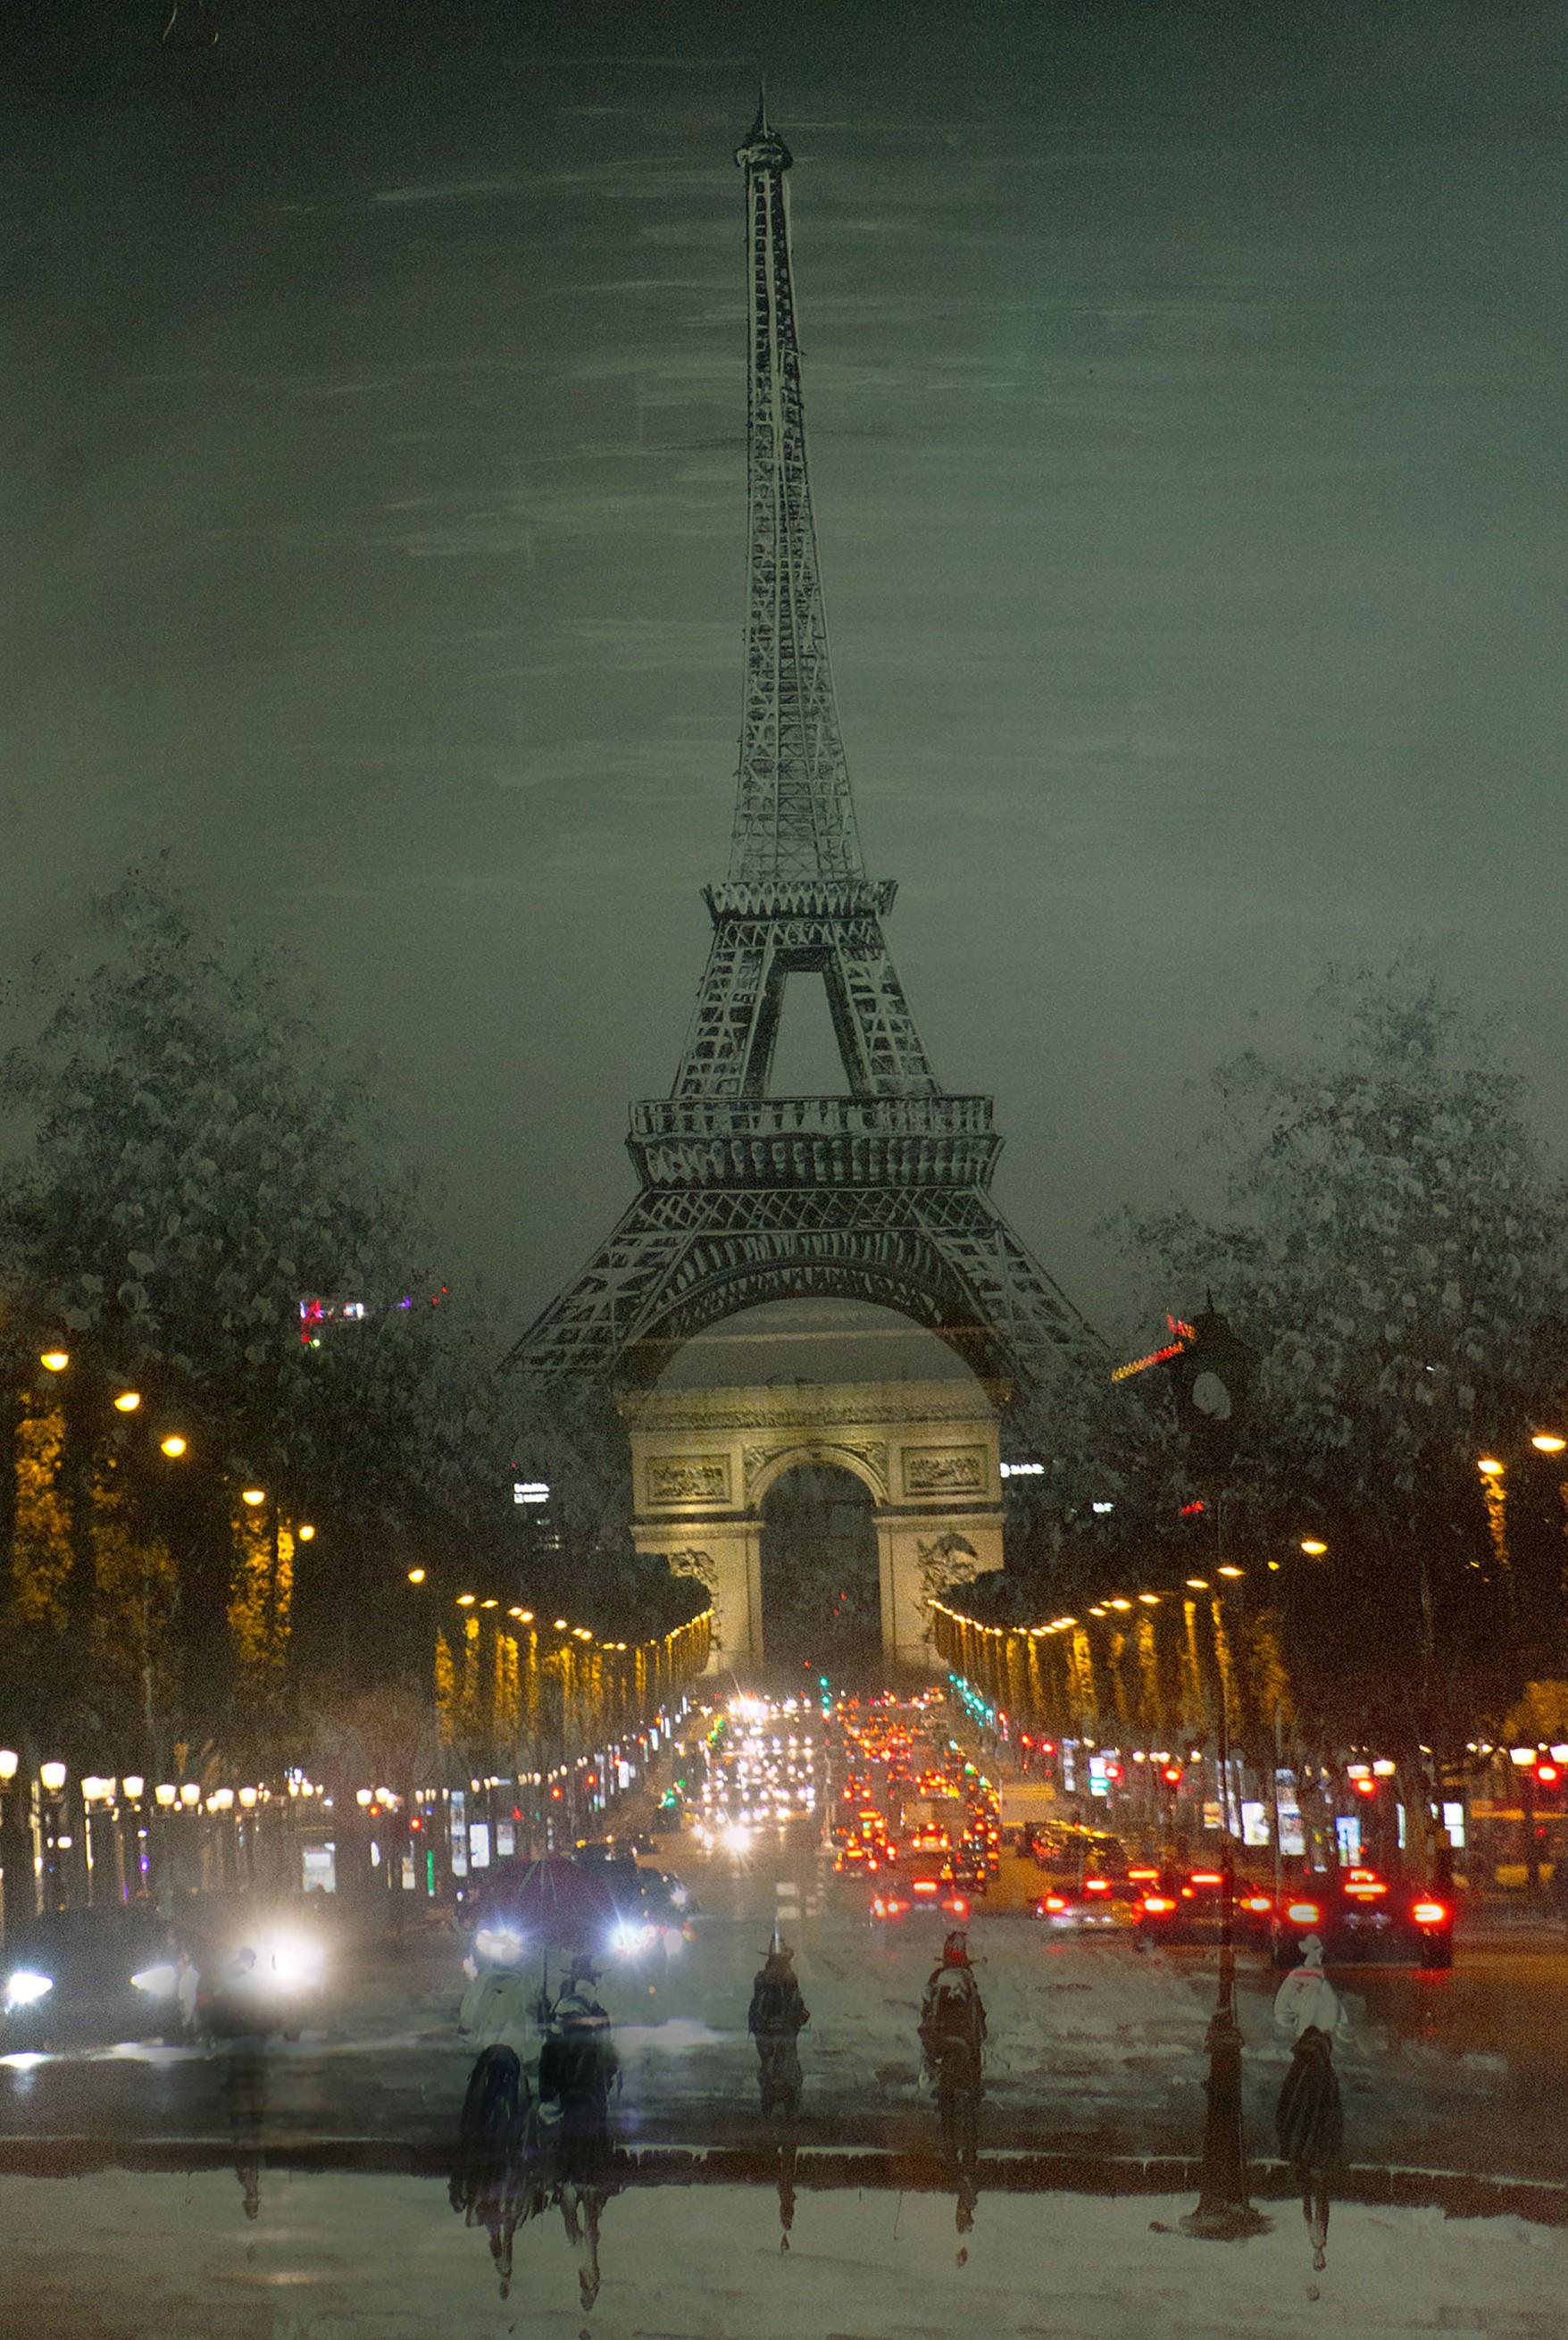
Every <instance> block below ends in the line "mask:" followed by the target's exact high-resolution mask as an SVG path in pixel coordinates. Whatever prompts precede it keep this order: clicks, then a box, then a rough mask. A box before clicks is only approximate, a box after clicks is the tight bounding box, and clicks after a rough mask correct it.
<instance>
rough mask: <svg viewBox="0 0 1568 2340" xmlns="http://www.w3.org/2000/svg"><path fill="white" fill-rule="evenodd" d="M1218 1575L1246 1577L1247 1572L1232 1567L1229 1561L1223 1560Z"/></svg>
mask: <svg viewBox="0 0 1568 2340" xmlns="http://www.w3.org/2000/svg"><path fill="white" fill-rule="evenodd" d="M1246 1573H1247V1571H1246V1570H1245V1569H1244V1568H1236V1567H1234V1566H1232V1564H1231V1562H1229V1561H1227V1560H1222V1561H1221V1562H1220V1563H1219V1568H1218V1574H1219V1575H1221V1576H1245V1575H1246Z"/></svg>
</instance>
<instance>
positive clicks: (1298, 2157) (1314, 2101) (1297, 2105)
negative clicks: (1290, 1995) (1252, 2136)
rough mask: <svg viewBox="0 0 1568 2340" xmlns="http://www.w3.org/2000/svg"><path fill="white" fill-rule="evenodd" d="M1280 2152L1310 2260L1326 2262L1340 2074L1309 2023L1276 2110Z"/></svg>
mask: <svg viewBox="0 0 1568 2340" xmlns="http://www.w3.org/2000/svg"><path fill="white" fill-rule="evenodd" d="M1274 2127H1275V2133H1276V2135H1277V2137H1278V2139H1279V2152H1280V2157H1281V2159H1282V2160H1284V2161H1287V2162H1288V2163H1289V2164H1290V2167H1291V2170H1292V2172H1293V2173H1294V2176H1295V2178H1296V2183H1297V2186H1299V2187H1300V2188H1301V2215H1302V2216H1303V2217H1304V2218H1305V2219H1306V2221H1307V2234H1308V2236H1310V2238H1311V2242H1312V2264H1313V2266H1314V2267H1316V2268H1321V2267H1323V2266H1326V2263H1327V2261H1326V2252H1327V2247H1328V2188H1329V2181H1330V2178H1331V2176H1332V2175H1333V2172H1334V2171H1335V2169H1336V2167H1337V2166H1338V2163H1339V2160H1340V2157H1341V2155H1342V2153H1343V2151H1344V2147H1345V2114H1344V2111H1343V2109H1342V2107H1341V2105H1340V2101H1339V2077H1338V2074H1337V2073H1336V2071H1335V2069H1334V2052H1333V2047H1332V2044H1331V2042H1330V2040H1329V2038H1328V2034H1327V2033H1326V2031H1320V2030H1319V2029H1318V2028H1317V2025H1316V2024H1315V2023H1309V2024H1308V2025H1307V2027H1306V2028H1305V2030H1303V2031H1302V2032H1301V2033H1300V2035H1299V2037H1298V2038H1297V2042H1296V2046H1295V2048H1293V2049H1292V2051H1291V2057H1290V2068H1289V2070H1288V2071H1287V2073H1286V2075H1285V2083H1284V2086H1283V2087H1281V2089H1280V2091H1279V2103H1278V2105H1277V2107H1276V2109H1275V2115H1274Z"/></svg>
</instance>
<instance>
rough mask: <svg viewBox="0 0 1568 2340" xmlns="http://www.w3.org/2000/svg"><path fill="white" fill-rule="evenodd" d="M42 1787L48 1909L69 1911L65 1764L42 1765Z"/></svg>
mask: <svg viewBox="0 0 1568 2340" xmlns="http://www.w3.org/2000/svg"><path fill="white" fill-rule="evenodd" d="M38 1785H39V1787H40V1789H41V1790H42V1791H43V1792H42V1795H41V1798H40V1803H41V1807H42V1816H43V1821H44V1908H45V1909H50V1910H54V1909H64V1907H65V1879H64V1870H63V1868H62V1864H61V1859H60V1796H61V1792H62V1790H64V1785H65V1766H64V1763H56V1762H49V1763H40V1764H39V1766H38Z"/></svg>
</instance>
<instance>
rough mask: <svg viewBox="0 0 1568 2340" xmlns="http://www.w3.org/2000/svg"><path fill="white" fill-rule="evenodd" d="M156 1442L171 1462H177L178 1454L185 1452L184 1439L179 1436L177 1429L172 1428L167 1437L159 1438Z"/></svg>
mask: <svg viewBox="0 0 1568 2340" xmlns="http://www.w3.org/2000/svg"><path fill="white" fill-rule="evenodd" d="M158 1444H159V1446H160V1447H161V1448H162V1449H163V1453H165V1454H167V1455H168V1457H169V1459H170V1461H171V1462H178V1461H179V1458H180V1456H181V1455H182V1454H183V1453H184V1452H185V1446H186V1441H185V1440H184V1439H183V1438H182V1437H181V1435H180V1433H179V1432H178V1431H177V1430H172V1431H171V1432H170V1433H169V1435H168V1436H167V1438H160V1440H159V1441H158Z"/></svg>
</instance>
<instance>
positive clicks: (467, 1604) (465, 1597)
mask: <svg viewBox="0 0 1568 2340" xmlns="http://www.w3.org/2000/svg"><path fill="white" fill-rule="evenodd" d="M473 1605H474V1595H473V1594H472V1593H471V1592H459V1595H458V1606H459V1609H471V1608H472V1607H473Z"/></svg>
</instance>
